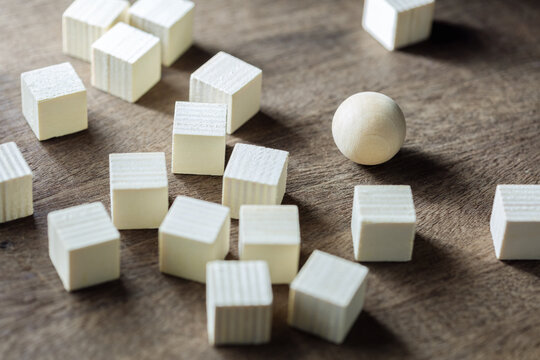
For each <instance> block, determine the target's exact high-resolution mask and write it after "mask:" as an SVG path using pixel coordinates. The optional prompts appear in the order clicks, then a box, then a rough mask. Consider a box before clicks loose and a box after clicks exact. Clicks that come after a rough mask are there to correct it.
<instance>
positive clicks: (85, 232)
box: [47, 202, 120, 291]
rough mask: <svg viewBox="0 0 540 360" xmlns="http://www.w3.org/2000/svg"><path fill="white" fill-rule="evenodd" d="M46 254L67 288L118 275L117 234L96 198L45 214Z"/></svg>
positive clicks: (69, 289) (100, 281) (118, 241)
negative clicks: (47, 242) (94, 200)
mask: <svg viewBox="0 0 540 360" xmlns="http://www.w3.org/2000/svg"><path fill="white" fill-rule="evenodd" d="M47 224H48V234H49V256H50V258H51V261H52V263H53V265H54V267H55V268H56V271H57V273H58V275H59V276H60V279H61V280H62V284H63V285H64V288H65V289H66V290H67V291H73V290H77V289H82V288H85V287H88V286H92V285H97V284H101V283H104V282H107V281H111V280H115V279H118V278H119V277H120V234H119V233H118V230H116V228H115V227H114V225H113V224H112V222H111V219H110V218H109V215H108V214H107V210H105V207H104V206H103V204H102V203H100V202H95V203H91V204H84V205H79V206H74V207H70V208H67V209H63V210H57V211H53V212H51V213H49V215H48V216H47Z"/></svg>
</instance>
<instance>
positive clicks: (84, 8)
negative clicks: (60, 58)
mask: <svg viewBox="0 0 540 360" xmlns="http://www.w3.org/2000/svg"><path fill="white" fill-rule="evenodd" d="M128 8H129V2H127V1H125V0H75V1H74V2H73V3H72V4H71V5H70V6H69V7H68V8H67V9H66V11H64V14H63V15H62V49H63V51H64V53H65V54H68V55H71V56H74V57H76V58H79V59H81V60H85V61H90V58H91V53H92V51H91V47H92V44H93V43H94V42H95V41H96V40H97V39H99V38H100V37H101V36H102V35H103V34H105V32H107V30H109V29H110V28H111V27H113V25H114V24H116V23H118V22H119V21H127V19H128V14H127V11H128Z"/></svg>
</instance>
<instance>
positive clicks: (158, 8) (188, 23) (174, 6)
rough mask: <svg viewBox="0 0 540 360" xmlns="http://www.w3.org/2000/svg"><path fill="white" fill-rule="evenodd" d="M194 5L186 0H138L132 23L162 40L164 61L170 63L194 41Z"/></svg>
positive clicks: (130, 15)
mask: <svg viewBox="0 0 540 360" xmlns="http://www.w3.org/2000/svg"><path fill="white" fill-rule="evenodd" d="M194 7H195V4H194V3H193V2H191V1H187V0H138V1H137V2H136V3H135V4H133V6H132V7H131V8H130V9H129V22H130V24H131V25H132V26H135V27H137V28H139V29H141V30H144V31H146V32H147V33H150V34H152V35H155V36H157V37H158V38H159V39H160V40H161V61H162V63H163V65H165V66H170V65H171V64H172V63H173V62H175V61H176V59H178V58H179V57H180V55H182V54H183V53H184V52H185V51H186V50H187V49H188V48H189V47H190V46H191V43H192V42H193V16H194V13H195V11H194Z"/></svg>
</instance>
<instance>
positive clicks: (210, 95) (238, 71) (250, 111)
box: [189, 51, 262, 134]
mask: <svg viewBox="0 0 540 360" xmlns="http://www.w3.org/2000/svg"><path fill="white" fill-rule="evenodd" d="M261 89H262V71H261V69H259V68H256V67H255V66H253V65H250V64H248V63H246V62H244V61H242V60H240V59H238V58H236V57H234V56H232V55H229V54H227V53H225V52H223V51H221V52H219V53H217V54H216V55H215V56H214V57H212V58H211V59H210V60H208V61H207V62H206V63H205V64H204V65H203V66H201V67H200V68H198V69H197V70H196V71H195V72H194V73H193V74H191V78H190V83H189V101H193V102H211V103H222V104H227V133H228V134H232V133H233V132H235V131H236V129H238V128H239V127H240V126H242V125H243V124H244V123H245V122H246V121H248V120H249V119H250V118H251V117H252V116H253V115H255V114H256V113H257V112H258V111H259V109H260V107H261Z"/></svg>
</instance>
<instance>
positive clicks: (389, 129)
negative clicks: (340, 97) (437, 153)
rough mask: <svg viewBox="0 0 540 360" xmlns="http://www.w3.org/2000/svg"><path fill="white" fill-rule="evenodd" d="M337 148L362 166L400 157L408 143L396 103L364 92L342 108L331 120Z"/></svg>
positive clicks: (373, 93)
mask: <svg viewBox="0 0 540 360" xmlns="http://www.w3.org/2000/svg"><path fill="white" fill-rule="evenodd" d="M332 135H333V136H334V141H335V143H336V145H337V147H338V149H339V150H340V151H341V152H342V153H343V155H345V156H346V157H347V158H349V159H350V160H352V161H354V162H355V163H358V164H362V165H377V164H382V163H383V162H386V161H388V160H390V159H391V158H392V157H393V156H394V155H396V154H397V152H398V151H399V149H400V148H401V145H403V141H404V140H405V117H404V116H403V112H402V111H401V109H400V108H399V106H398V105H397V104H396V102H395V101H394V100H392V99H391V98H389V97H388V96H386V95H383V94H381V93H377V92H361V93H358V94H354V95H352V96H350V97H349V98H347V99H346V100H345V101H344V102H342V103H341V105H339V107H338V109H337V110H336V113H335V114H334V119H333V120H332Z"/></svg>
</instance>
